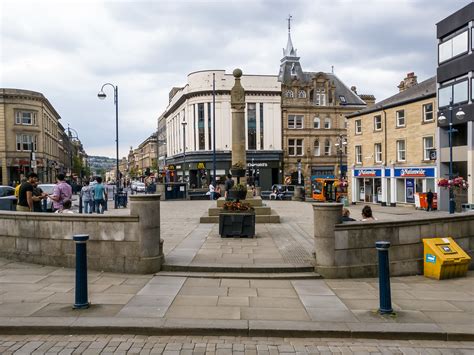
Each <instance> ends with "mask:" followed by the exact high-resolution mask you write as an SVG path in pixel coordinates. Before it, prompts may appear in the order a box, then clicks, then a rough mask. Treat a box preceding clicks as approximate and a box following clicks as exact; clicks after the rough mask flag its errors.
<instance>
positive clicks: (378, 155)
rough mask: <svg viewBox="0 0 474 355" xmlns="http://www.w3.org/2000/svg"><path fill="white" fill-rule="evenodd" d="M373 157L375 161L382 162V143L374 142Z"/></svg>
mask: <svg viewBox="0 0 474 355" xmlns="http://www.w3.org/2000/svg"><path fill="white" fill-rule="evenodd" d="M374 158H375V162H376V163H381V162H382V143H375V145H374Z"/></svg>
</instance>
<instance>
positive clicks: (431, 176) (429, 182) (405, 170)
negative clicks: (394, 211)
mask: <svg viewBox="0 0 474 355" xmlns="http://www.w3.org/2000/svg"><path fill="white" fill-rule="evenodd" d="M393 172H394V174H393V178H392V179H393V181H392V183H391V185H392V196H395V197H396V202H397V203H407V204H415V194H416V193H422V192H428V191H429V190H431V191H432V192H435V191H436V167H434V166H430V167H399V168H397V167H395V168H394V169H393Z"/></svg>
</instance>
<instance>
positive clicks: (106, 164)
mask: <svg viewBox="0 0 474 355" xmlns="http://www.w3.org/2000/svg"><path fill="white" fill-rule="evenodd" d="M88 162H89V166H90V168H91V171H92V173H93V174H94V173H96V172H97V171H98V170H105V171H109V170H112V169H113V168H114V167H115V162H116V160H115V159H114V158H109V157H101V156H94V155H92V156H89V158H88Z"/></svg>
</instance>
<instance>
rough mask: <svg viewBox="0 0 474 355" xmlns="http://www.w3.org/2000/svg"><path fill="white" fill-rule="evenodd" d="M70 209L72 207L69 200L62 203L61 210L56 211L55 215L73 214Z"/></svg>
mask: <svg viewBox="0 0 474 355" xmlns="http://www.w3.org/2000/svg"><path fill="white" fill-rule="evenodd" d="M71 207H72V202H71V200H66V201H64V203H63V208H62V209H61V210H57V211H56V212H55V213H74V212H73V211H72V210H71Z"/></svg>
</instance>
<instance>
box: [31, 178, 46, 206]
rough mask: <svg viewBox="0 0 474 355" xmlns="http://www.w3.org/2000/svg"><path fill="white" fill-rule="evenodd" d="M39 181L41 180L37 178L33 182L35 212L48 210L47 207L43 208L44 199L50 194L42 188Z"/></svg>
mask: <svg viewBox="0 0 474 355" xmlns="http://www.w3.org/2000/svg"><path fill="white" fill-rule="evenodd" d="M38 183H39V181H38V180H36V181H35V183H34V184H33V197H32V198H33V212H46V208H43V201H44V200H46V199H47V198H48V194H47V193H46V192H43V190H41V187H39V186H38Z"/></svg>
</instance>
